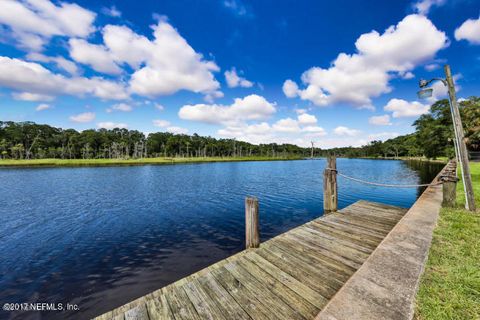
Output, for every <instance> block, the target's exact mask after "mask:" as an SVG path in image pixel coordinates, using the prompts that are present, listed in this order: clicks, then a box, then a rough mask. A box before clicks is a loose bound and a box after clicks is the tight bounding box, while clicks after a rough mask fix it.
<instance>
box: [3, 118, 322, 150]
mask: <svg viewBox="0 0 480 320" xmlns="http://www.w3.org/2000/svg"><path fill="white" fill-rule="evenodd" d="M317 153H318V150H317ZM308 154H310V149H307V148H301V147H298V146H296V145H292V144H276V143H271V144H260V145H254V144H251V143H247V142H243V141H237V140H235V139H215V138H212V137H202V136H199V135H197V134H193V135H186V134H173V133H169V132H156V133H151V134H149V135H148V137H146V136H145V134H144V133H142V132H140V131H137V130H127V129H120V128H115V129H110V130H108V129H98V130H94V129H90V130H84V131H81V132H78V131H76V130H74V129H62V128H55V127H52V126H49V125H46V124H36V123H34V122H12V121H0V157H1V158H4V159H6V158H10V159H43V158H58V159H130V158H135V159H139V158H146V157H249V156H264V157H288V156H297V157H303V156H307V155H308Z"/></svg>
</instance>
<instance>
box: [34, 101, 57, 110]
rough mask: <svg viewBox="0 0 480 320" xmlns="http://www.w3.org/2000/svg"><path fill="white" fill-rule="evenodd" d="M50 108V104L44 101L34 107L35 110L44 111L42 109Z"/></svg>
mask: <svg viewBox="0 0 480 320" xmlns="http://www.w3.org/2000/svg"><path fill="white" fill-rule="evenodd" d="M51 108H53V107H52V106H51V105H49V104H46V103H41V104H39V105H38V106H37V107H36V108H35V110H36V111H44V110H48V109H51Z"/></svg>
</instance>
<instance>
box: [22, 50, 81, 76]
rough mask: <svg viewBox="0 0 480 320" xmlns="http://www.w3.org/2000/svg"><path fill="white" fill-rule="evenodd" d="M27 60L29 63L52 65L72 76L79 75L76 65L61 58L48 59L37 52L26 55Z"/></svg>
mask: <svg viewBox="0 0 480 320" xmlns="http://www.w3.org/2000/svg"><path fill="white" fill-rule="evenodd" d="M27 59H28V60H30V61H39V62H45V63H54V64H55V65H56V66H57V67H58V68H60V69H62V70H64V71H66V72H68V73H69V74H71V75H74V76H75V75H78V73H79V70H78V67H77V65H76V64H75V63H74V62H73V61H70V60H68V59H65V58H64V57H62V56H56V57H49V56H46V55H44V54H41V53H38V52H32V53H29V54H28V55H27Z"/></svg>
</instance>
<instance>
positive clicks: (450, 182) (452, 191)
mask: <svg viewBox="0 0 480 320" xmlns="http://www.w3.org/2000/svg"><path fill="white" fill-rule="evenodd" d="M456 167H457V166H456V162H455V161H450V163H449V164H448V165H447V168H446V169H445V174H444V175H443V176H442V177H441V180H442V182H443V184H442V189H443V201H442V207H449V208H452V207H455V204H456V200H457V182H458V178H457V174H456Z"/></svg>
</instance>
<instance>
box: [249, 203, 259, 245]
mask: <svg viewBox="0 0 480 320" xmlns="http://www.w3.org/2000/svg"><path fill="white" fill-rule="evenodd" d="M259 246H260V233H259V231H258V199H257V198H255V197H247V198H245V247H246V248H247V249H249V248H258V247H259Z"/></svg>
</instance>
